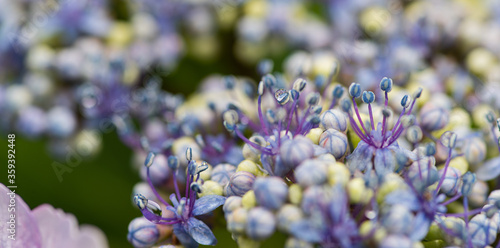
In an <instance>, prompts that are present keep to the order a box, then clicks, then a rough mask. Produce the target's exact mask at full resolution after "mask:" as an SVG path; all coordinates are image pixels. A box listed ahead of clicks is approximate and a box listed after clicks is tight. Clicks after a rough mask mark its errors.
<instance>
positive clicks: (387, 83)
mask: <svg viewBox="0 0 500 248" xmlns="http://www.w3.org/2000/svg"><path fill="white" fill-rule="evenodd" d="M380 89H381V90H382V91H385V92H391V90H392V79H391V78H387V77H384V78H382V80H380Z"/></svg>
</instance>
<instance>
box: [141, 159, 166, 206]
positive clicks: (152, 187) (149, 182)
mask: <svg viewBox="0 0 500 248" xmlns="http://www.w3.org/2000/svg"><path fill="white" fill-rule="evenodd" d="M146 175H147V181H148V184H149V187H150V188H151V190H152V191H153V193H154V194H155V196H156V198H158V200H159V201H161V202H162V203H163V204H165V206H170V204H168V202H166V201H165V200H163V197H161V196H160V194H158V191H156V189H155V187H154V186H153V182H151V178H150V177H149V167H147V168H146Z"/></svg>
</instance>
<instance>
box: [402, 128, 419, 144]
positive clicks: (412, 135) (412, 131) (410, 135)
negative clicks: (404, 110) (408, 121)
mask: <svg viewBox="0 0 500 248" xmlns="http://www.w3.org/2000/svg"><path fill="white" fill-rule="evenodd" d="M422 137H423V134H422V130H421V129H420V127H419V126H416V125H415V126H411V127H409V128H408V130H407V131H406V138H407V139H408V141H410V143H413V144H415V143H417V142H419V141H420V140H422Z"/></svg>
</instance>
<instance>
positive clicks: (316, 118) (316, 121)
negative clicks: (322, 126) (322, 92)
mask: <svg viewBox="0 0 500 248" xmlns="http://www.w3.org/2000/svg"><path fill="white" fill-rule="evenodd" d="M307 121H308V122H310V123H311V124H312V125H317V124H319V122H320V121H321V119H320V118H319V115H311V116H309V117H308V118H307Z"/></svg>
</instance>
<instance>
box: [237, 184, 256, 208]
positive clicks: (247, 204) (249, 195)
mask: <svg viewBox="0 0 500 248" xmlns="http://www.w3.org/2000/svg"><path fill="white" fill-rule="evenodd" d="M254 186H255V184H254ZM241 204H242V205H243V207H244V208H246V209H249V208H253V207H255V206H256V205H257V200H256V199H255V193H254V191H253V190H249V191H248V192H246V193H245V194H244V195H243V197H242V198H241Z"/></svg>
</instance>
